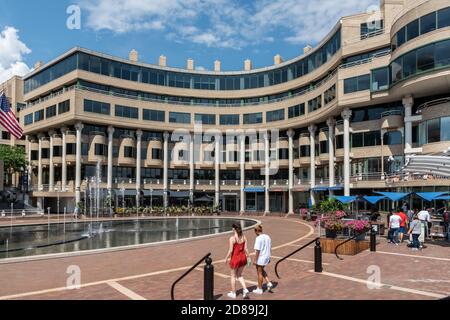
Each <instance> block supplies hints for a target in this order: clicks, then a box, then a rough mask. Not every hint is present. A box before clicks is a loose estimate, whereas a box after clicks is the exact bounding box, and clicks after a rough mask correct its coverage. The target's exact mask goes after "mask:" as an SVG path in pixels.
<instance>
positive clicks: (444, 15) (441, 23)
mask: <svg viewBox="0 0 450 320" xmlns="http://www.w3.org/2000/svg"><path fill="white" fill-rule="evenodd" d="M446 27H450V7H449V8H445V9H442V10H439V11H438V28H446Z"/></svg>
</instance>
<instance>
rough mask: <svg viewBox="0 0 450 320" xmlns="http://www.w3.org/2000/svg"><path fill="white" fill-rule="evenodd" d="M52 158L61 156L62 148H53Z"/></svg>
mask: <svg viewBox="0 0 450 320" xmlns="http://www.w3.org/2000/svg"><path fill="white" fill-rule="evenodd" d="M53 156H54V157H61V156H62V147H61V146H53Z"/></svg>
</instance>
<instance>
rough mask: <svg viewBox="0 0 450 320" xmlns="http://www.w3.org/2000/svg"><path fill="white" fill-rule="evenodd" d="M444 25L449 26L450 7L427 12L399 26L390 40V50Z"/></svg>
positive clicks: (444, 26)
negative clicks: (401, 26)
mask: <svg viewBox="0 0 450 320" xmlns="http://www.w3.org/2000/svg"><path fill="white" fill-rule="evenodd" d="M446 27H450V7H448V8H444V9H441V10H439V11H435V12H432V13H429V14H427V15H425V16H422V17H420V18H418V19H416V20H414V21H412V22H410V23H408V24H407V25H406V26H404V27H403V28H401V29H400V30H399V31H398V32H397V33H396V34H395V35H394V37H393V38H392V40H391V47H392V51H395V50H396V49H397V48H399V47H401V46H402V45H403V44H405V43H406V42H408V41H411V40H412V39H415V38H417V37H418V36H421V35H423V34H426V33H428V32H431V31H434V30H436V29H441V28H446Z"/></svg>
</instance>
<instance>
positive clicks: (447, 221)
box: [442, 207, 450, 239]
mask: <svg viewBox="0 0 450 320" xmlns="http://www.w3.org/2000/svg"><path fill="white" fill-rule="evenodd" d="M449 215H450V212H449V211H448V207H447V208H445V211H444V214H443V215H442V219H443V220H444V236H445V239H448V233H449V232H448V224H449Z"/></svg>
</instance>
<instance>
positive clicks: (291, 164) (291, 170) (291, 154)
mask: <svg viewBox="0 0 450 320" xmlns="http://www.w3.org/2000/svg"><path fill="white" fill-rule="evenodd" d="M294 134H295V133H294V130H292V129H290V130H289V131H288V132H287V135H288V138H289V211H288V214H294V193H293V188H294Z"/></svg>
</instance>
